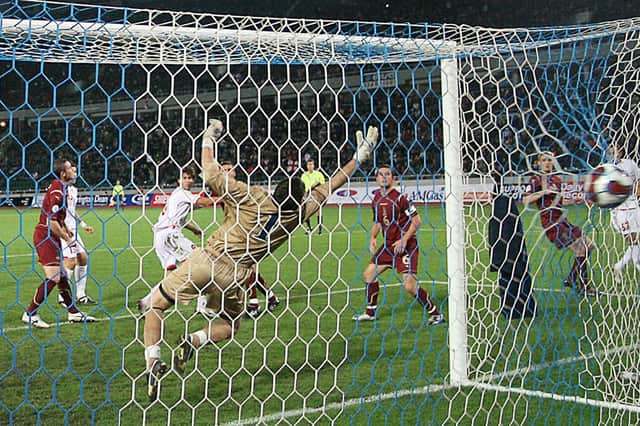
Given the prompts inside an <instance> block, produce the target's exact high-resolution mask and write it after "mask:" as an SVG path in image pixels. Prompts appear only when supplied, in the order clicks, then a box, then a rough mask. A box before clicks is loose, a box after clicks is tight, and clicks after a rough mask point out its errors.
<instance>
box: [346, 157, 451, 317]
mask: <svg viewBox="0 0 640 426" xmlns="http://www.w3.org/2000/svg"><path fill="white" fill-rule="evenodd" d="M376 182H377V184H378V186H379V187H380V190H379V191H377V192H376V194H375V196H374V197H373V202H372V203H371V208H372V209H373V226H372V227H371V237H370V240H369V251H370V252H371V254H372V255H373V257H372V258H371V262H370V263H369V266H367V268H366V269H365V271H364V273H363V277H364V280H365V282H366V286H367V294H366V297H367V310H366V311H365V312H363V313H361V314H359V315H354V316H353V320H354V321H374V320H375V319H376V309H377V307H378V306H377V305H378V291H379V288H380V283H379V282H378V276H379V275H380V274H382V273H383V272H384V271H386V270H387V269H389V268H395V269H396V271H398V272H399V273H400V274H402V283H403V285H404V289H405V290H406V291H407V292H408V293H409V294H410V295H411V296H412V297H415V298H416V299H417V300H418V302H420V303H421V304H422V306H424V309H426V311H427V313H428V315H429V319H428V323H429V324H430V325H437V324H441V323H443V322H444V316H443V315H442V314H441V313H440V311H439V310H438V307H437V306H436V304H435V303H433V300H431V297H429V294H428V293H427V292H426V291H425V290H424V289H423V288H421V287H420V286H419V285H418V280H417V279H416V272H417V270H418V257H419V255H420V252H419V249H418V240H417V238H416V233H417V231H418V228H419V227H420V225H421V224H422V220H421V219H420V215H419V214H418V212H417V211H416V208H415V207H414V206H413V204H412V203H411V201H409V199H408V198H407V196H406V195H404V194H402V193H400V191H398V190H397V189H396V188H394V183H395V176H394V174H393V171H392V170H391V168H390V167H388V166H382V167H380V168H378V171H377V173H376ZM380 231H382V235H383V237H384V243H383V244H382V246H381V247H380V248H377V245H378V242H377V237H378V234H379V233H380Z"/></svg>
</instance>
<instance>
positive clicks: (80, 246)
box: [60, 233, 87, 259]
mask: <svg viewBox="0 0 640 426" xmlns="http://www.w3.org/2000/svg"><path fill="white" fill-rule="evenodd" d="M74 234H75V233H74ZM73 241H74V242H75V243H76V244H75V245H73V247H69V244H68V243H67V242H66V241H65V240H61V241H60V242H61V245H62V256H63V257H64V258H65V259H73V258H75V257H76V256H77V255H79V254H80V253H86V252H87V250H86V249H85V248H84V242H83V241H82V237H80V234H75V237H74V240H73Z"/></svg>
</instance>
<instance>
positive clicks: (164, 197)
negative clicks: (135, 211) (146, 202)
mask: <svg viewBox="0 0 640 426" xmlns="http://www.w3.org/2000/svg"><path fill="white" fill-rule="evenodd" d="M150 195H151V194H150ZM152 195H153V196H152V197H151V205H152V206H164V205H165V204H167V201H169V197H170V196H171V194H152Z"/></svg>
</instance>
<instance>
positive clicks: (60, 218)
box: [22, 159, 96, 328]
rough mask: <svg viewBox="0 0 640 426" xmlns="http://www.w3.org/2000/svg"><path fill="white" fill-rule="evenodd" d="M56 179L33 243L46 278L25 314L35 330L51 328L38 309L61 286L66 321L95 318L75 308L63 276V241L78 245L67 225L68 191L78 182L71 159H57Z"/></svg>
mask: <svg viewBox="0 0 640 426" xmlns="http://www.w3.org/2000/svg"><path fill="white" fill-rule="evenodd" d="M53 171H54V173H55V174H56V178H55V179H54V181H53V182H51V185H49V188H47V192H46V194H45V196H44V199H43V200H42V207H41V209H40V218H39V220H38V224H37V225H36V228H35V231H34V233H33V243H34V246H35V248H36V251H37V253H38V262H39V263H40V264H41V265H42V269H44V275H45V277H46V279H45V280H44V282H43V283H42V284H40V286H39V287H38V288H37V290H36V292H35V294H34V295H33V299H32V301H31V304H30V305H29V307H28V308H27V310H26V312H25V313H24V314H23V315H22V322H25V323H27V324H30V325H31V326H33V327H36V328H49V327H51V326H50V325H49V324H48V323H46V322H44V321H43V320H42V318H41V317H40V315H39V314H38V309H39V308H40V306H41V305H42V304H43V303H44V301H45V300H46V299H47V296H48V295H49V293H51V290H53V288H54V287H58V291H59V292H60V294H61V295H62V298H63V301H64V303H65V305H66V306H67V310H68V312H69V313H68V315H67V319H68V320H69V321H71V322H92V321H95V320H96V319H95V318H94V317H92V316H89V315H85V314H84V313H82V312H80V311H79V310H78V308H76V306H75V304H74V303H73V300H72V299H71V288H70V287H69V282H68V280H67V276H66V274H65V273H64V265H63V262H62V259H63V257H62V249H61V246H60V241H61V240H64V241H66V242H67V244H69V245H70V246H73V245H74V244H76V241H75V240H74V236H73V235H72V234H71V233H70V232H69V231H68V230H67V227H66V226H65V216H66V190H67V189H66V188H67V186H68V185H69V184H71V183H73V182H74V181H75V179H76V171H75V167H73V165H72V164H71V162H69V161H68V160H62V159H56V160H55V161H54V163H53Z"/></svg>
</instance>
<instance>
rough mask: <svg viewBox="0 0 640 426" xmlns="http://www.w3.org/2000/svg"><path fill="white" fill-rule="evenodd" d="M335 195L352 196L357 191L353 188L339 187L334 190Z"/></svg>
mask: <svg viewBox="0 0 640 426" xmlns="http://www.w3.org/2000/svg"><path fill="white" fill-rule="evenodd" d="M336 195H337V196H338V197H353V196H355V195H358V191H356V190H355V189H341V190H339V191H336Z"/></svg>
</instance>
